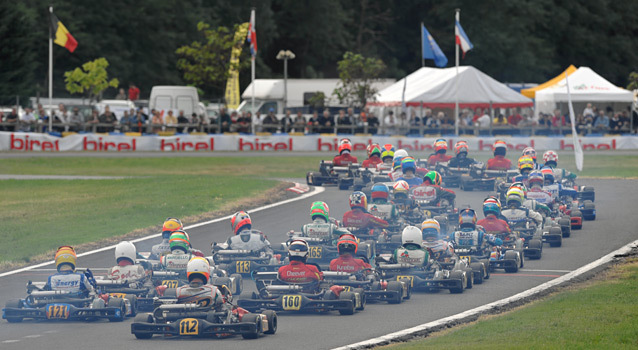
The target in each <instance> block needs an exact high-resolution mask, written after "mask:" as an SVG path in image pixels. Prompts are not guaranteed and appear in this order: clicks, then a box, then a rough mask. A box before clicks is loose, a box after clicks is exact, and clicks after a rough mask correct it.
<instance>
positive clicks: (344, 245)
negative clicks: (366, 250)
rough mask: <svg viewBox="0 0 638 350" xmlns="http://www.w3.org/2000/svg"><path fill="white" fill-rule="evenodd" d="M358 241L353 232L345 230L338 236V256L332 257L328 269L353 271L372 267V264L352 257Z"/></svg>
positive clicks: (357, 246) (355, 251)
mask: <svg viewBox="0 0 638 350" xmlns="http://www.w3.org/2000/svg"><path fill="white" fill-rule="evenodd" d="M358 241H359V240H358V239H357V238H356V237H355V236H354V235H353V234H351V233H350V232H347V231H346V233H344V234H342V235H341V237H339V240H338V241H337V250H338V252H339V257H338V258H336V259H332V261H331V262H330V271H340V272H349V273H355V272H358V271H359V270H363V269H370V268H372V266H370V264H368V263H366V262H365V261H363V259H357V258H355V257H354V256H355V254H356V253H357V249H358V248H359V243H358Z"/></svg>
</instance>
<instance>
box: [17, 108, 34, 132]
mask: <svg viewBox="0 0 638 350" xmlns="http://www.w3.org/2000/svg"><path fill="white" fill-rule="evenodd" d="M34 124H35V116H34V115H33V109H31V108H27V109H26V110H25V113H24V115H23V116H22V120H21V121H20V126H21V127H20V131H24V132H29V131H31V127H32V126H33V125H34Z"/></svg>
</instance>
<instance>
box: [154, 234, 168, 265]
mask: <svg viewBox="0 0 638 350" xmlns="http://www.w3.org/2000/svg"><path fill="white" fill-rule="evenodd" d="M170 252H171V248H170V246H169V244H168V237H167V238H162V242H161V243H159V244H156V245H154V246H153V247H152V248H151V256H150V259H152V260H159V259H160V256H162V255H164V254H168V253H170Z"/></svg>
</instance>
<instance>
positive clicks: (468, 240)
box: [452, 225, 503, 249]
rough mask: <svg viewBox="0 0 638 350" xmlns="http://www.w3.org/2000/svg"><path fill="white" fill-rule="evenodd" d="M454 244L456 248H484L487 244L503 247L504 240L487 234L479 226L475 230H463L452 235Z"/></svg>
mask: <svg viewBox="0 0 638 350" xmlns="http://www.w3.org/2000/svg"><path fill="white" fill-rule="evenodd" d="M452 242H454V244H455V246H456V247H468V248H471V247H479V248H481V249H482V248H483V247H484V246H485V244H489V245H490V246H500V245H503V240H501V239H500V238H498V237H496V236H495V235H493V234H489V233H485V229H484V228H483V227H482V226H480V225H477V226H476V228H475V229H471V228H463V229H461V230H460V231H455V232H454V234H453V235H452Z"/></svg>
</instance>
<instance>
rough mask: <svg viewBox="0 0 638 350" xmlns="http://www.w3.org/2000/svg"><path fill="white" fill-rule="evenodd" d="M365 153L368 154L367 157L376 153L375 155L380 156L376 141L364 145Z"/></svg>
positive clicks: (379, 148)
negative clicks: (366, 145)
mask: <svg viewBox="0 0 638 350" xmlns="http://www.w3.org/2000/svg"><path fill="white" fill-rule="evenodd" d="M366 153H367V154H368V158H370V157H372V156H373V155H376V156H377V157H380V156H381V147H379V144H378V143H371V144H369V145H368V147H366Z"/></svg>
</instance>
